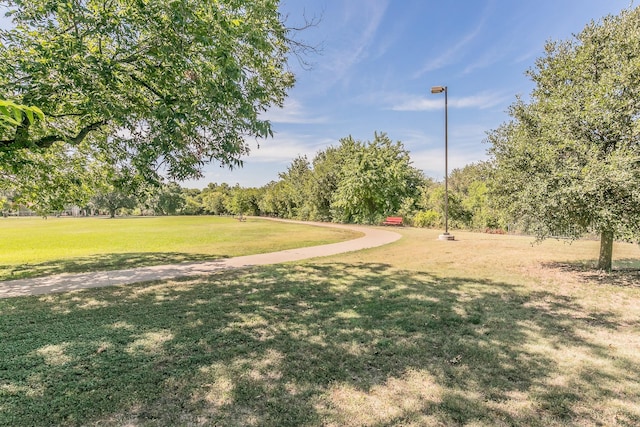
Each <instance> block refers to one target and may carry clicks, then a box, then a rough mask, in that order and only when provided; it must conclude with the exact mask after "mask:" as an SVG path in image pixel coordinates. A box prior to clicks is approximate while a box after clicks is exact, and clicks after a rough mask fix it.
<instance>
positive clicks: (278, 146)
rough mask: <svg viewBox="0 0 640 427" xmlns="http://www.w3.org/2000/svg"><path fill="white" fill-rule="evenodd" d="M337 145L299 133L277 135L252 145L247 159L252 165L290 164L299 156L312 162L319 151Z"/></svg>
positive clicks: (324, 139) (322, 138) (321, 138)
mask: <svg viewBox="0 0 640 427" xmlns="http://www.w3.org/2000/svg"><path fill="white" fill-rule="evenodd" d="M334 143H337V141H332V140H329V139H327V138H324V137H318V136H314V135H309V134H299V133H288V132H282V133H276V134H275V135H274V137H273V138H269V139H267V140H265V141H261V142H260V147H258V146H257V144H256V143H252V144H251V143H250V144H249V145H250V146H251V145H253V146H252V147H251V153H250V155H249V157H248V158H247V160H248V161H251V162H252V163H270V162H276V163H278V162H279V163H290V162H291V161H292V160H293V159H294V158H296V157H298V156H307V157H308V158H309V160H311V159H312V158H313V157H314V156H315V155H316V153H317V152H318V151H320V150H323V149H325V148H326V147H327V146H329V145H331V144H334Z"/></svg>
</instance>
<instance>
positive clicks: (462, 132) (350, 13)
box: [183, 0, 631, 187]
mask: <svg viewBox="0 0 640 427" xmlns="http://www.w3.org/2000/svg"><path fill="white" fill-rule="evenodd" d="M630 5H631V2H630V1H629V0H537V1H513V0H473V1H472V0H466V1H465V0H458V1H443V0H438V1H436V0H284V1H283V3H282V6H281V10H282V12H283V13H284V14H286V15H288V16H289V22H290V23H291V24H292V26H295V25H297V24H299V23H300V21H301V17H302V16H303V14H306V15H307V16H314V15H315V16H320V15H321V16H322V21H321V22H320V24H319V25H318V26H317V27H315V28H311V29H308V30H306V31H305V32H303V33H301V34H300V35H299V38H301V39H304V40H306V41H307V42H308V43H309V44H312V45H314V44H319V43H322V53H321V54H320V55H315V56H312V57H310V58H309V60H310V61H311V62H313V63H314V66H313V69H311V70H308V71H305V70H302V69H301V67H300V66H299V65H298V63H297V62H296V60H295V59H293V60H292V62H291V68H292V70H293V71H294V72H295V73H296V75H297V84H296V87H295V88H294V89H293V90H291V92H290V95H289V98H288V100H287V102H286V105H285V108H284V109H281V110H280V109H277V110H272V111H269V112H268V113H267V117H268V118H269V119H270V120H271V121H272V124H273V129H274V131H275V135H274V138H272V139H269V140H266V141H261V142H260V148H259V149H258V148H257V147H256V142H255V141H253V140H251V141H249V144H250V146H251V147H252V153H251V154H250V155H249V156H248V157H246V158H245V165H244V167H243V168H242V169H238V170H234V171H231V172H230V171H228V170H227V169H224V168H220V167H219V166H217V165H210V166H208V167H207V168H206V170H205V177H204V178H203V179H202V180H199V181H187V182H185V183H183V185H184V186H188V187H203V186H206V184H207V183H209V182H218V183H220V182H227V183H229V184H232V185H233V184H235V183H239V184H240V185H241V186H244V187H249V186H262V185H264V184H266V183H268V182H269V181H271V180H277V179H278V172H283V171H285V170H286V168H287V166H288V165H289V164H290V163H291V161H292V160H293V159H294V158H295V157H296V156H298V155H307V157H308V158H309V159H312V158H313V156H314V155H315V153H317V152H318V151H319V150H323V149H324V148H326V147H328V146H330V145H338V144H339V139H340V138H343V137H346V136H349V135H351V136H353V137H354V138H355V139H359V140H362V141H370V140H372V139H373V134H374V132H375V131H378V132H386V133H387V134H388V135H389V137H390V138H391V139H392V140H394V141H398V140H399V141H402V143H403V144H404V145H405V147H406V148H407V149H408V150H409V151H410V153H411V158H412V160H413V164H414V166H415V167H417V168H418V169H421V170H423V171H424V172H425V174H426V175H427V176H431V177H433V178H435V179H443V178H444V94H440V95H432V94H431V92H430V88H431V86H434V85H443V86H445V85H446V86H448V91H449V168H450V170H451V169H452V168H456V167H463V166H464V165H466V164H469V163H472V162H476V161H479V160H483V159H485V158H486V154H485V152H486V149H487V144H485V143H483V140H484V139H485V133H486V132H487V131H488V130H491V129H495V128H496V127H498V126H499V125H500V124H501V123H503V122H505V121H506V120H507V119H508V116H507V114H506V113H505V111H506V110H507V108H508V106H509V105H510V104H511V103H512V102H513V101H514V100H515V97H516V95H518V94H519V95H523V96H524V97H525V98H526V97H527V96H528V94H529V93H530V91H531V89H532V84H531V82H530V81H529V79H528V78H527V77H526V76H525V71H526V70H527V69H529V68H530V67H532V66H533V64H534V61H535V59H536V58H538V57H540V56H542V55H543V52H544V50H543V48H544V44H545V42H546V41H548V40H565V39H568V38H570V37H571V35H572V34H576V33H578V32H580V30H582V28H584V26H585V25H586V24H587V23H588V22H590V21H591V20H599V19H600V18H602V17H603V16H605V15H608V14H618V13H619V12H620V11H621V10H622V9H624V8H627V7H629V6H630Z"/></svg>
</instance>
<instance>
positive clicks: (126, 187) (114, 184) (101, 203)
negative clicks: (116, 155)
mask: <svg viewBox="0 0 640 427" xmlns="http://www.w3.org/2000/svg"><path fill="white" fill-rule="evenodd" d="M101 173H103V176H102V179H100V180H97V181H96V182H99V187H98V188H97V189H96V194H95V195H94V196H93V198H92V199H91V204H92V205H93V206H94V207H95V208H98V209H105V210H107V211H108V212H109V216H110V217H111V218H115V216H116V213H117V212H118V210H119V209H122V208H125V209H133V208H135V207H136V206H137V205H138V201H139V200H140V199H141V198H142V197H141V194H140V193H142V192H143V191H144V187H145V185H146V184H147V183H146V182H145V181H144V180H143V179H142V177H141V176H140V175H137V174H136V173H135V172H134V171H131V170H127V169H121V168H118V167H112V168H104V169H102V170H101ZM97 186H98V185H97Z"/></svg>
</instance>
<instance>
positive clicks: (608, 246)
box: [598, 230, 613, 271]
mask: <svg viewBox="0 0 640 427" xmlns="http://www.w3.org/2000/svg"><path fill="white" fill-rule="evenodd" d="M612 258H613V231H608V230H605V231H602V232H601V233H600V257H599V258H598V269H599V270H604V271H611V260H612Z"/></svg>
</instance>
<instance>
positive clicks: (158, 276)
mask: <svg viewBox="0 0 640 427" xmlns="http://www.w3.org/2000/svg"><path fill="white" fill-rule="evenodd" d="M278 221H282V220H278ZM286 222H292V223H298V224H306V225H315V226H319V227H332V228H344V229H348V230H353V231H359V232H362V233H364V236H363V237H360V238H357V239H354V240H349V241H346V242H340V243H332V244H329V245H321V246H312V247H308V248H298V249H288V250H284V251H279V252H272V253H266V254H257V255H247V256H241V257H236V258H227V259H219V260H215V261H210V262H198V263H184V264H171V265H156V266H151V267H139V268H130V269H127V270H117V271H99V272H91V273H79V274H71V273H65V274H58V275H54V276H47V277H38V278H34V279H20V280H10V281H6V282H0V298H10V297H17V296H26V295H42V294H48V293H52V292H66V291H72V290H76V289H85V288H98V287H103V286H113V285H124V284H129V283H137V282H147V281H150V280H166V279H173V278H176V277H186V276H197V275H205V274H211V273H213V272H216V271H220V270H224V269H229V268H242V267H250V266H254V265H267V264H279V263H283V262H289V261H299V260H302V259H308V258H316V257H321V256H327V255H335V254H340V253H345V252H353V251H357V250H361V249H366V248H373V247H376V246H382V245H386V244H388V243H391V242H395V241H396V240H398V239H399V238H400V237H401V235H400V234H398V233H395V232H393V231H387V230H382V229H379V228H372V227H362V226H356V225H343V224H330V223H321V222H304V221H286Z"/></svg>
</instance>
